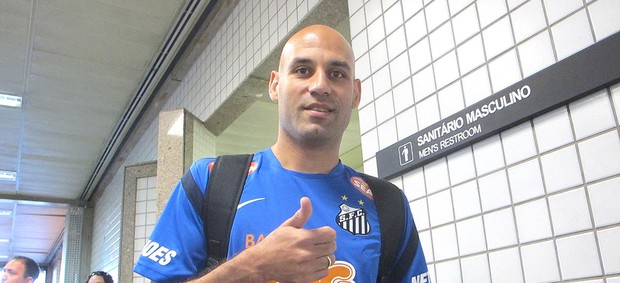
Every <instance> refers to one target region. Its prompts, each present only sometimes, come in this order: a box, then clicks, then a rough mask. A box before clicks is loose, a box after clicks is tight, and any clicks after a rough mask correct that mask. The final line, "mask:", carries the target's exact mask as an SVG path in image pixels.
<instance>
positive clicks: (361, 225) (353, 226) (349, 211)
mask: <svg viewBox="0 0 620 283" xmlns="http://www.w3.org/2000/svg"><path fill="white" fill-rule="evenodd" d="M336 224H338V226H340V228H342V229H344V230H345V231H349V232H350V233H351V234H353V235H368V233H370V223H369V222H368V219H367V217H366V210H364V209H363V208H354V207H350V206H348V205H346V204H344V203H343V204H341V205H340V213H338V216H336Z"/></svg>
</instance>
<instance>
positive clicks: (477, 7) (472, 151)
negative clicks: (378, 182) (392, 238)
mask: <svg viewBox="0 0 620 283" xmlns="http://www.w3.org/2000/svg"><path fill="white" fill-rule="evenodd" d="M348 3H349V13H350V18H351V34H352V37H353V38H352V44H353V49H354V51H355V53H356V56H357V57H356V58H357V63H356V67H357V74H358V77H360V79H361V80H362V81H363V82H362V97H363V99H362V103H361V106H360V108H361V109H360V112H359V113H360V121H361V122H360V125H361V126H360V127H361V129H360V130H361V132H362V152H363V158H364V169H365V171H366V172H369V173H371V174H372V173H373V172H375V173H376V170H377V169H376V166H377V165H376V161H375V153H376V151H378V150H380V149H383V148H385V147H387V146H389V145H391V144H393V143H394V136H396V137H397V140H398V139H403V138H405V137H408V136H410V135H411V134H413V133H415V132H416V131H418V129H422V128H424V127H426V126H428V125H430V124H433V123H435V122H437V121H439V120H441V119H442V118H444V117H447V116H449V115H451V114H453V113H456V112H458V111H460V110H462V109H464V108H465V107H467V106H469V105H471V104H473V103H476V102H478V101H479V100H481V99H483V98H485V97H487V96H489V95H492V94H493V93H495V92H497V91H499V90H502V89H503V88H505V87H507V86H509V85H511V84H513V83H515V82H518V81H520V80H522V79H523V78H525V77H528V76H530V75H532V74H534V73H536V72H538V71H540V70H543V69H545V68H547V67H549V66H551V65H553V64H555V63H556V62H558V61H559V60H562V59H564V58H566V57H568V56H570V55H572V54H575V53H577V52H579V51H580V50H582V49H584V48H586V47H588V46H590V45H592V44H594V43H596V42H598V41H600V40H602V39H604V38H605V37H607V36H609V35H612V34H614V33H617V32H619V31H620V1H615V0H589V1H586V0H529V1H526V0H478V1H475V0H459V1H457V0H432V1H431V0H349V1H348ZM618 52H620V50H619V51H618ZM379 81H380V82H381V83H377V82H379ZM619 123H620V85H616V86H612V87H610V88H609V89H604V90H601V91H598V92H596V93H594V94H591V95H589V96H587V97H585V98H582V99H580V100H577V101H574V102H572V103H570V104H569V105H565V106H563V107H560V108H558V109H555V110H553V111H550V112H548V113H546V114H544V115H541V116H539V117H536V118H534V119H532V120H530V121H527V122H524V123H522V124H520V125H517V126H515V127H513V128H511V129H508V130H505V131H503V132H501V133H499V134H496V135H494V136H492V137H490V138H487V139H485V140H483V141H481V142H478V143H476V144H474V145H472V146H470V147H467V148H464V149H462V150H460V151H458V152H457V153H454V154H451V155H449V156H447V157H445V158H442V159H439V160H437V161H434V162H432V163H430V164H427V165H425V166H423V167H422V168H417V169H414V170H413V171H411V172H407V173H405V174H404V175H403V176H400V177H397V178H395V179H394V180H392V181H393V182H394V183H395V184H397V185H399V186H401V187H402V188H403V189H404V191H405V194H406V195H407V197H408V198H409V200H410V201H411V203H410V205H411V209H412V211H413V214H414V217H415V219H416V224H417V228H418V230H419V231H420V239H421V242H422V245H423V247H424V249H425V253H426V255H427V261H428V264H429V268H430V272H431V276H432V279H433V280H434V282H558V281H567V280H576V281H578V282H608V283H610V282H618V281H620V279H619V278H620V244H619V243H620V209H618V206H617V203H619V202H620V162H619V160H620V137H619V136H620V134H619V131H620V127H619Z"/></svg>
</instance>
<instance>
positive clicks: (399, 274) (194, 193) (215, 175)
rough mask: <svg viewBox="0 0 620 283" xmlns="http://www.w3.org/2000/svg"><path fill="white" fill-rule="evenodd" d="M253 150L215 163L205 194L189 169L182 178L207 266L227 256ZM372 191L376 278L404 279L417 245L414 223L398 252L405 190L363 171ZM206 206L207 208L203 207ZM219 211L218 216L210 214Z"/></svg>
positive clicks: (403, 224) (384, 280) (402, 222)
mask: <svg viewBox="0 0 620 283" xmlns="http://www.w3.org/2000/svg"><path fill="white" fill-rule="evenodd" d="M252 157H253V154H239V155H222V156H219V157H217V159H216V160H215V163H214V165H213V168H212V171H211V175H210V177H209V181H208V183H207V190H206V192H207V193H206V195H203V193H202V191H201V190H200V189H199V188H198V185H196V182H195V181H194V178H193V176H192V173H191V171H190V170H188V171H187V172H186V173H185V174H184V175H183V177H182V178H181V182H182V184H183V188H184V190H185V193H186V195H187V197H188V199H189V201H190V203H191V204H192V207H193V208H194V209H195V210H196V212H197V213H198V215H200V218H201V219H202V221H203V223H204V225H203V227H204V231H205V235H206V238H207V240H206V241H205V242H206V244H207V245H208V250H209V259H208V260H207V267H213V266H215V265H217V264H218V263H220V262H223V261H224V260H226V257H227V253H228V242H229V240H230V229H231V226H232V222H233V219H234V216H235V212H236V210H237V205H238V203H239V198H240V197H241V192H242V190H243V187H244V185H245V180H246V177H247V174H248V168H249V167H250V163H251V162H252ZM361 175H362V177H363V179H364V180H365V181H366V183H367V184H368V186H369V187H370V190H371V191H372V194H373V197H374V201H375V206H376V207H377V215H378V217H379V226H380V230H381V256H380V258H379V276H378V278H377V282H382V283H385V282H401V281H402V278H403V277H404V276H405V274H406V273H407V271H408V270H409V266H410V265H411V263H412V262H413V258H414V256H415V254H416V251H417V248H418V242H419V238H418V233H417V230H416V228H415V225H414V226H413V227H412V231H411V232H412V233H411V236H410V237H409V241H408V242H407V244H406V247H405V250H404V251H403V253H402V255H400V256H399V254H398V252H399V248H400V247H401V246H402V241H403V239H404V235H405V227H404V226H405V221H404V219H405V211H406V210H405V207H404V205H405V204H404V199H403V194H402V192H401V191H400V189H399V188H398V187H396V186H395V185H394V184H392V183H390V182H388V181H385V180H382V179H379V178H376V177H373V176H370V175H366V174H361ZM204 208H206V209H204ZM214 215H217V217H211V216H214Z"/></svg>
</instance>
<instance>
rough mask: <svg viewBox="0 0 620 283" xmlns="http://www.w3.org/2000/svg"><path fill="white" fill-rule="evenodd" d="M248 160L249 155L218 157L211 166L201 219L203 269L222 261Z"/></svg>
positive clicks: (247, 167) (243, 182)
mask: <svg viewBox="0 0 620 283" xmlns="http://www.w3.org/2000/svg"><path fill="white" fill-rule="evenodd" d="M252 157H253V154H240V155H222V156H220V157H218V158H217V159H216V160H215V163H214V164H213V169H212V170H211V174H210V176H209V181H208V183H207V189H206V191H207V193H206V196H205V198H204V204H203V207H206V209H204V210H203V213H204V214H203V216H202V219H203V221H204V223H205V224H204V229H205V235H206V236H207V240H208V245H209V260H208V262H207V266H212V265H215V264H218V263H219V262H220V261H222V260H225V259H226V256H227V253H228V242H229V241H230V230H231V227H232V223H233V220H234V218H235V212H236V211H237V205H238V204H239V198H240V197H241V192H242V191H243V186H244V185H245V179H246V177H247V175H248V170H249V168H250V163H251V162H252Z"/></svg>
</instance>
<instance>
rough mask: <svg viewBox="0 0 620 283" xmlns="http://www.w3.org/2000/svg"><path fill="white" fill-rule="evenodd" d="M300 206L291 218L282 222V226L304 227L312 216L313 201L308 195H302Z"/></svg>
mask: <svg viewBox="0 0 620 283" xmlns="http://www.w3.org/2000/svg"><path fill="white" fill-rule="evenodd" d="M299 205H300V208H299V209H298V210H297V212H295V214H294V215H293V216H291V218H289V219H287V220H286V221H284V223H282V225H281V226H291V227H294V228H299V229H300V228H303V226H304V224H306V222H308V219H310V216H312V203H311V202H310V199H309V198H308V197H302V198H301V199H300V200H299Z"/></svg>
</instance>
